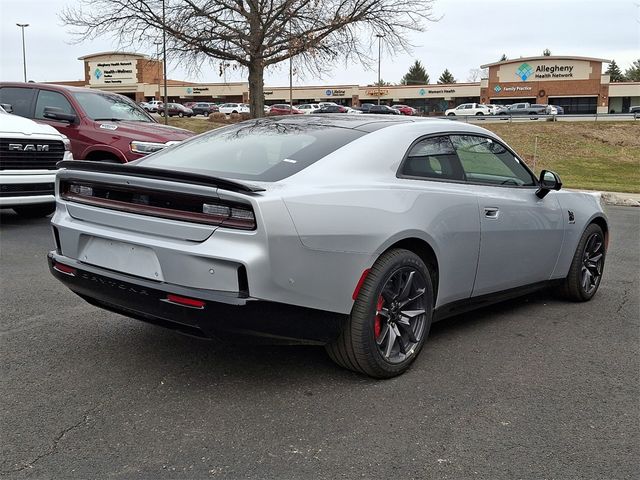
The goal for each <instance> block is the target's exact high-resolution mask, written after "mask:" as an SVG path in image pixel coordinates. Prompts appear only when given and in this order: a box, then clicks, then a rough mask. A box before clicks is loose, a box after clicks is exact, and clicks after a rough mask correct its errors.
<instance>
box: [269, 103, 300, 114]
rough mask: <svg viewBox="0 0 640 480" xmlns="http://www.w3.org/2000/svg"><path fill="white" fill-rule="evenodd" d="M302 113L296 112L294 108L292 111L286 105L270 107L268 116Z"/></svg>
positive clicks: (280, 104) (278, 104)
mask: <svg viewBox="0 0 640 480" xmlns="http://www.w3.org/2000/svg"><path fill="white" fill-rule="evenodd" d="M303 113H304V112H303V111H301V110H298V109H297V108H296V107H293V109H292V108H291V105H289V104H288V103H277V104H275V105H271V110H270V111H269V115H301V114H303Z"/></svg>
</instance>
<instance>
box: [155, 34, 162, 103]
mask: <svg viewBox="0 0 640 480" xmlns="http://www.w3.org/2000/svg"><path fill="white" fill-rule="evenodd" d="M153 44H154V45H155V46H156V62H158V100H160V98H161V97H162V90H160V45H162V42H161V41H160V40H156V41H155V42H153Z"/></svg>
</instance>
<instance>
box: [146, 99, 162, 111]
mask: <svg viewBox="0 0 640 480" xmlns="http://www.w3.org/2000/svg"><path fill="white" fill-rule="evenodd" d="M143 103H144V104H145V106H144V107H143V108H144V110H146V111H147V112H151V113H155V112H157V111H158V107H160V106H162V102H161V101H160V100H150V101H148V102H143Z"/></svg>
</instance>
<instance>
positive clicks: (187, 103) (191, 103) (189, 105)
mask: <svg viewBox="0 0 640 480" xmlns="http://www.w3.org/2000/svg"><path fill="white" fill-rule="evenodd" d="M196 103H198V102H186V103H184V106H185V107H186V108H190V109H191V110H193V106H194V105H195V104H196Z"/></svg>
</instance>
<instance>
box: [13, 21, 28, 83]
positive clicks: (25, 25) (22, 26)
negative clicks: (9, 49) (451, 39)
mask: <svg viewBox="0 0 640 480" xmlns="http://www.w3.org/2000/svg"><path fill="white" fill-rule="evenodd" d="M16 25H17V26H18V27H20V29H21V30H22V68H23V70H24V81H25V83H26V81H27V53H26V50H25V48H24V29H25V28H26V27H28V26H29V24H28V23H16Z"/></svg>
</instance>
